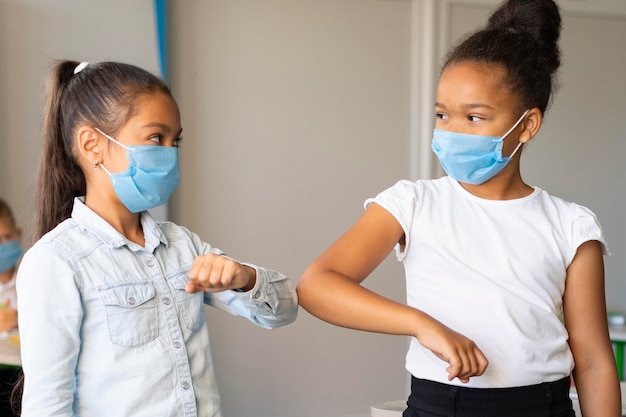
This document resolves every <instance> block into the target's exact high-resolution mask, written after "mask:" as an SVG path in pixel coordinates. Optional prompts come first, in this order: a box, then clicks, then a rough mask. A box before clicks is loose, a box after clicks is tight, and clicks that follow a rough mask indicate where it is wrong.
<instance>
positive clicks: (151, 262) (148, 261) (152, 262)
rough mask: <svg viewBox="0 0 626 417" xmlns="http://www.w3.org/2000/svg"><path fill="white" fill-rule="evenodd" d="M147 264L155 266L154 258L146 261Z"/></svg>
mask: <svg viewBox="0 0 626 417" xmlns="http://www.w3.org/2000/svg"><path fill="white" fill-rule="evenodd" d="M146 265H148V266H149V267H153V266H154V259H148V260H147V261H146Z"/></svg>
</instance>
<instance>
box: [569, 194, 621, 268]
mask: <svg viewBox="0 0 626 417" xmlns="http://www.w3.org/2000/svg"><path fill="white" fill-rule="evenodd" d="M590 240H597V241H598V242H600V244H601V245H602V253H603V254H604V255H607V256H609V255H610V254H611V253H610V251H609V245H608V243H607V241H606V238H605V237H604V231H603V230H602V226H601V225H600V222H599V221H598V218H597V217H596V215H595V214H594V213H593V212H592V211H591V210H589V209H588V208H587V207H584V206H579V205H576V206H575V208H574V212H573V218H572V246H573V248H574V252H575V251H576V250H577V249H578V247H579V246H580V245H582V244H583V243H585V242H588V241H590Z"/></svg>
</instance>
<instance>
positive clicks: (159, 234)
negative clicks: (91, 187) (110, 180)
mask: <svg viewBox="0 0 626 417" xmlns="http://www.w3.org/2000/svg"><path fill="white" fill-rule="evenodd" d="M72 219H74V220H75V221H76V222H78V224H79V225H80V227H81V228H82V229H83V230H88V231H89V232H91V233H93V234H94V235H96V236H97V237H98V238H99V239H100V240H101V241H102V242H103V243H104V244H105V245H107V246H109V247H112V248H119V247H122V246H124V245H126V246H128V248H129V249H131V250H133V251H137V250H140V249H141V250H146V251H148V252H150V253H152V252H154V250H155V249H156V248H157V246H159V245H160V244H161V243H162V244H164V245H165V246H166V247H167V245H168V242H167V238H166V237H165V235H164V234H163V231H162V230H161V228H160V227H159V225H158V223H157V222H156V221H155V220H154V218H153V217H152V216H151V215H150V213H148V212H147V211H143V212H141V213H140V214H139V221H140V222H141V227H142V229H143V235H144V239H145V247H141V246H140V245H138V244H136V243H134V242H132V241H130V240H128V239H127V238H126V237H125V236H124V235H123V234H121V233H120V232H118V231H117V230H115V228H114V227H113V226H111V225H110V224H109V223H108V222H107V221H106V220H104V219H103V218H102V217H100V216H99V215H98V214H96V213H95V212H94V211H93V210H91V209H90V208H89V207H87V206H86V205H85V197H76V198H75V199H74V207H73V208H72Z"/></svg>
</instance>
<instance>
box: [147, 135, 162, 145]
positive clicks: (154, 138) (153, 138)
mask: <svg viewBox="0 0 626 417" xmlns="http://www.w3.org/2000/svg"><path fill="white" fill-rule="evenodd" d="M161 139H163V136H161V135H159V134H157V135H152V136H150V140H151V141H152V142H154V143H156V144H157V145H160V144H161Z"/></svg>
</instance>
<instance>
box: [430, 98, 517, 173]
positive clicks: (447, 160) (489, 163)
mask: <svg viewBox="0 0 626 417" xmlns="http://www.w3.org/2000/svg"><path fill="white" fill-rule="evenodd" d="M528 111H529V110H526V111H525V112H524V114H522V117H520V118H519V120H518V121H517V122H515V124H514V125H513V127H512V128H511V129H509V131H508V132H506V133H505V134H504V135H503V136H480V135H470V134H467V133H456V132H450V131H447V130H439V129H435V130H434V132H433V142H432V149H433V152H435V154H436V155H437V158H439V162H440V163H441V166H442V167H443V169H444V170H445V171H446V173H447V174H448V175H449V176H450V177H452V178H454V179H455V180H457V181H460V182H465V183H468V184H473V185H479V184H482V183H484V182H486V181H488V180H490V179H491V178H493V177H494V176H495V175H496V174H497V173H498V172H500V171H502V169H503V168H504V167H505V166H506V164H508V163H509V161H510V160H511V158H513V156H514V155H515V154H516V153H517V151H518V149H519V148H520V146H521V145H522V143H521V142H520V143H519V144H518V145H517V147H516V148H515V150H514V151H513V153H512V154H511V156H508V157H503V156H502V145H503V143H504V139H505V138H506V137H507V136H508V135H509V134H510V133H511V132H512V131H513V129H515V128H516V127H517V125H519V124H520V122H521V121H522V120H523V119H524V117H525V116H526V115H527V114H528Z"/></svg>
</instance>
